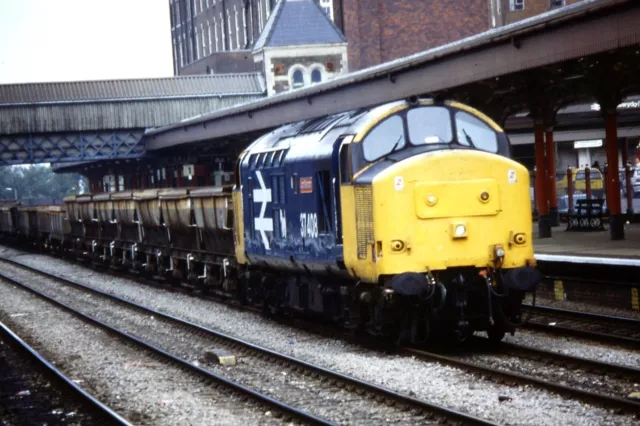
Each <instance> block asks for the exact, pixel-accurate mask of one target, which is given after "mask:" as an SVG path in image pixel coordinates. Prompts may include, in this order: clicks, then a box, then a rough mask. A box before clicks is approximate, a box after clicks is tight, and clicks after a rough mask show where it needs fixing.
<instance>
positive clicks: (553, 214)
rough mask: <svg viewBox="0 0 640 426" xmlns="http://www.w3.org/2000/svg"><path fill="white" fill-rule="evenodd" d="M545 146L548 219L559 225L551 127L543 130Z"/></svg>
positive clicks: (554, 224)
mask: <svg viewBox="0 0 640 426" xmlns="http://www.w3.org/2000/svg"><path fill="white" fill-rule="evenodd" d="M545 139H546V144H545V145H546V148H547V182H548V183H547V189H548V193H547V195H548V198H549V221H550V223H551V226H560V216H559V215H558V197H557V193H556V192H557V191H556V150H555V146H554V144H553V129H552V128H551V127H549V128H547V130H546V131H545Z"/></svg>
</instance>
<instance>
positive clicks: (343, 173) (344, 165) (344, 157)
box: [340, 144, 351, 183]
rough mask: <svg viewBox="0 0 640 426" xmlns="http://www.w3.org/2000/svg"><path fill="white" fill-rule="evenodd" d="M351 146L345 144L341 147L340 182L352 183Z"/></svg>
mask: <svg viewBox="0 0 640 426" xmlns="http://www.w3.org/2000/svg"><path fill="white" fill-rule="evenodd" d="M350 146H351V144H344V145H342V146H341V147H340V182H342V183H349V182H351V162H350V161H349V160H350V158H351V157H350V156H349V147H350Z"/></svg>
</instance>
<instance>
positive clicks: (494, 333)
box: [487, 326, 507, 344]
mask: <svg viewBox="0 0 640 426" xmlns="http://www.w3.org/2000/svg"><path fill="white" fill-rule="evenodd" d="M506 334H507V332H506V331H505V329H504V327H500V326H494V327H491V328H490V329H488V330H487V337H488V338H489V342H491V343H493V344H497V343H500V342H501V341H502V339H504V336H505V335H506Z"/></svg>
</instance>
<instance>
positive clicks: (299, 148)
mask: <svg viewBox="0 0 640 426" xmlns="http://www.w3.org/2000/svg"><path fill="white" fill-rule="evenodd" d="M428 105H443V106H447V107H451V108H457V109H464V110H466V111H468V112H470V113H472V114H473V115H475V116H477V117H478V118H480V119H481V120H483V121H485V122H487V123H488V124H489V125H490V126H491V127H493V128H494V130H496V131H498V132H503V129H502V128H500V127H499V126H498V125H497V124H496V123H495V122H494V121H493V120H492V119H491V118H489V117H487V116H486V115H484V114H483V113H482V112H480V111H478V110H476V109H475V108H471V107H469V106H467V105H464V104H460V103H458V102H455V101H445V102H442V103H440V102H438V103H436V102H434V100H433V99H419V100H417V101H416V102H409V101H407V100H400V101H395V102H388V103H385V104H382V105H378V106H375V107H371V108H360V109H356V110H351V111H347V112H343V113H338V114H331V115H326V116H323V117H319V118H315V119H311V120H304V121H300V122H297V123H293V124H287V125H284V126H282V127H279V128H278V129H276V130H274V131H272V132H269V133H267V134H265V135H263V136H261V137H260V138H259V139H257V140H256V141H255V142H254V143H253V144H251V145H250V146H249V147H248V148H247V150H246V151H245V153H247V154H249V155H247V156H246V158H247V159H248V158H249V157H250V156H251V155H257V154H260V153H263V152H271V151H281V150H289V152H288V153H287V154H286V158H287V159H288V160H291V159H295V160H300V159H304V158H321V157H327V156H330V155H331V153H332V150H333V144H334V143H335V141H336V139H337V138H338V137H340V136H341V135H354V136H355V137H354V142H356V143H357V142H359V141H360V138H361V137H362V136H364V134H365V133H367V132H368V131H369V130H370V129H371V127H372V126H374V125H375V124H377V123H378V122H379V121H380V120H381V119H382V118H384V117H386V116H388V115H391V114H393V113H394V112H397V111H401V110H403V109H407V108H410V107H413V106H428Z"/></svg>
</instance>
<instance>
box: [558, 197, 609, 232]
mask: <svg viewBox="0 0 640 426" xmlns="http://www.w3.org/2000/svg"><path fill="white" fill-rule="evenodd" d="M603 206H604V199H591V200H587V199H584V200H576V212H575V213H574V214H569V215H567V231H604V230H605V229H604V222H603V219H602V215H603V213H604V208H603Z"/></svg>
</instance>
